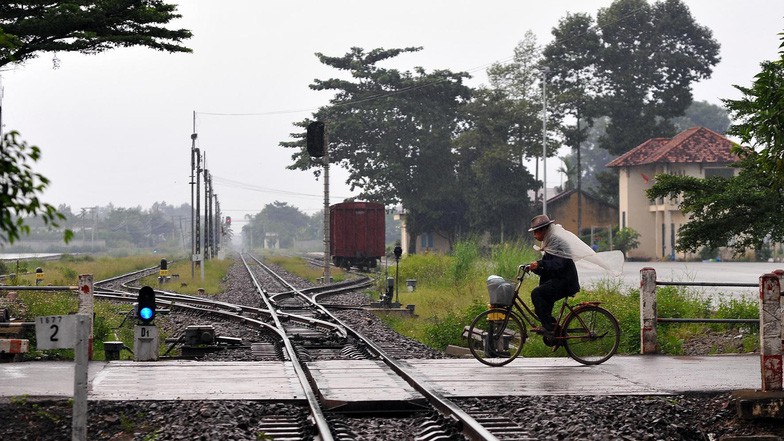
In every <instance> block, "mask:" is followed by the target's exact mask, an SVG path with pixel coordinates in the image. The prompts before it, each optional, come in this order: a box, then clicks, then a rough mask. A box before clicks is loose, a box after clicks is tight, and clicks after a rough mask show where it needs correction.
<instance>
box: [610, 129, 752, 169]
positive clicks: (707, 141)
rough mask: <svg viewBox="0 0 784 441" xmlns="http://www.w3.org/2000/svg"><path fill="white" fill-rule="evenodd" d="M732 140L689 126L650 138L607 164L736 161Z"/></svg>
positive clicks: (631, 164)
mask: <svg viewBox="0 0 784 441" xmlns="http://www.w3.org/2000/svg"><path fill="white" fill-rule="evenodd" d="M732 144H733V143H732V141H730V140H729V139H727V138H725V137H724V136H722V135H719V134H718V133H716V132H714V131H713V130H710V129H706V128H705V127H692V128H690V129H688V130H684V131H683V132H681V133H679V134H677V135H675V136H674V137H673V138H671V139H668V138H652V139H649V140H647V141H645V142H644V143H642V144H640V145H638V146H637V147H635V148H633V149H631V150H629V151H628V152H626V153H624V154H623V155H621V156H619V157H617V158H615V159H614V160H613V161H612V162H610V163H609V164H607V167H628V166H633V165H642V164H653V163H662V162H665V163H675V162H680V163H684V162H685V163H692V162H703V163H705V162H708V163H728V162H735V161H737V159H738V158H737V157H736V156H735V155H733V154H732V153H731V151H730V149H731V148H732Z"/></svg>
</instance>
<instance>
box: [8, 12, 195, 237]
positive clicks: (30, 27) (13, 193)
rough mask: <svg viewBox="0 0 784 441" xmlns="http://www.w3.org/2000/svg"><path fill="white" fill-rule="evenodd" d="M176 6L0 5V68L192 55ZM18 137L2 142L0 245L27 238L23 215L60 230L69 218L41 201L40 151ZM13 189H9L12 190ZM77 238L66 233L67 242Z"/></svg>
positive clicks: (186, 32)
mask: <svg viewBox="0 0 784 441" xmlns="http://www.w3.org/2000/svg"><path fill="white" fill-rule="evenodd" d="M175 10H176V6H175V5H172V4H167V3H164V2H163V1H161V0H103V1H98V2H97V1H84V0H62V1H43V0H31V1H16V2H14V1H5V2H2V3H0V68H2V67H3V66H5V65H8V64H11V63H23V62H25V61H27V60H29V59H32V58H34V57H36V56H37V55H38V54H39V53H41V52H58V51H63V52H81V53H87V54H94V53H98V52H102V51H104V50H107V49H111V48H115V47H129V46H145V47H149V48H153V49H157V50H163V51H167V52H191V50H190V49H189V48H187V47H185V46H182V45H181V44H180V43H181V42H182V41H183V40H186V39H188V38H190V37H191V32H190V31H188V30H185V29H180V30H169V29H167V28H165V27H162V26H158V25H159V24H164V25H165V24H167V23H169V22H170V21H171V20H173V19H175V18H179V17H180V15H178V14H175V13H174V11H175ZM16 136H17V135H16V134H13V135H12V136H11V138H10V139H9V138H6V137H4V139H3V140H0V144H2V145H0V147H1V148H0V150H2V152H3V153H2V155H3V156H2V161H3V162H2V167H3V178H2V179H3V181H2V186H3V196H2V198H3V204H2V205H0V217H1V218H2V219H3V225H2V227H3V232H2V233H0V243H3V242H8V243H13V242H14V240H16V239H18V238H19V234H20V233H29V231H30V229H29V227H28V226H27V225H26V224H25V220H24V215H33V216H35V215H41V216H42V218H43V220H44V222H46V223H47V224H50V225H52V226H53V227H56V226H58V223H57V222H58V221H59V220H64V219H65V216H64V215H63V214H61V213H59V212H58V211H57V210H56V209H55V208H54V207H53V206H51V205H49V204H44V203H42V202H41V201H40V200H39V199H38V194H39V193H41V192H42V191H43V189H44V188H46V186H47V185H48V183H49V181H48V179H46V178H45V177H44V176H43V175H41V174H38V173H33V172H32V170H31V168H30V167H29V165H27V161H28V160H30V161H33V162H35V161H37V160H38V157H39V156H40V149H38V147H34V146H33V147H30V148H29V150H28V147H27V144H25V143H24V142H22V143H21V144H19V143H18V141H17V140H16ZM12 183H13V184H14V185H11V184H12ZM72 236H73V233H72V232H71V230H65V233H64V236H63V238H64V240H65V241H66V242H68V241H69V240H70V239H71V237H72Z"/></svg>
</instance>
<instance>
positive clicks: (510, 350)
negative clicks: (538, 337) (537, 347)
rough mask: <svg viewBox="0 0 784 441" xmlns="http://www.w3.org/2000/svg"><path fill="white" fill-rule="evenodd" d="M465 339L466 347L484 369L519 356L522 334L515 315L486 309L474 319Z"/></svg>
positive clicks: (523, 338) (521, 346)
mask: <svg viewBox="0 0 784 441" xmlns="http://www.w3.org/2000/svg"><path fill="white" fill-rule="evenodd" d="M507 318H508V320H507ZM467 337H468V348H469V349H470V350H471V354H473V356H474V357H475V358H476V359H477V360H479V361H481V362H482V363H484V364H486V365H488V366H503V365H505V364H507V363H509V362H510V361H512V360H514V359H515V358H516V357H517V356H518V355H520V351H521V350H522V349H523V344H524V343H525V339H526V333H525V327H524V326H523V323H522V322H521V321H520V319H519V318H518V317H517V316H516V315H514V314H512V313H507V312H506V311H505V310H503V309H489V310H487V311H485V312H483V313H481V314H479V315H478V316H476V318H475V319H474V321H473V322H472V323H471V326H470V327H469V328H468V334H467Z"/></svg>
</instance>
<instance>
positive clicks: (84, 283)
mask: <svg viewBox="0 0 784 441" xmlns="http://www.w3.org/2000/svg"><path fill="white" fill-rule="evenodd" d="M93 294H94V292H93V275H92V274H82V275H80V276H79V292H78V295H79V312H78V314H84V315H86V316H87V317H88V318H89V321H90V323H89V325H90V332H89V334H90V335H89V336H88V338H89V345H88V348H89V349H88V351H89V352H88V355H87V358H88V359H90V360H92V359H93V311H94V310H95V307H94V301H93Z"/></svg>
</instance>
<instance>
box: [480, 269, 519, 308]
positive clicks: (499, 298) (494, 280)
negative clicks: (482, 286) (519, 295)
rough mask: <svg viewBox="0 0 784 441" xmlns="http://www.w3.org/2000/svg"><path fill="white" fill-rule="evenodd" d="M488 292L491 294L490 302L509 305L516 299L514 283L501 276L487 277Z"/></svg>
mask: <svg viewBox="0 0 784 441" xmlns="http://www.w3.org/2000/svg"><path fill="white" fill-rule="evenodd" d="M487 292H488V293H489V294H490V304H491V305H498V306H509V305H511V304H512V302H513V301H514V296H515V293H514V285H512V284H511V283H509V282H507V281H506V280H504V278H503V277H500V276H490V277H488V278H487Z"/></svg>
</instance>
